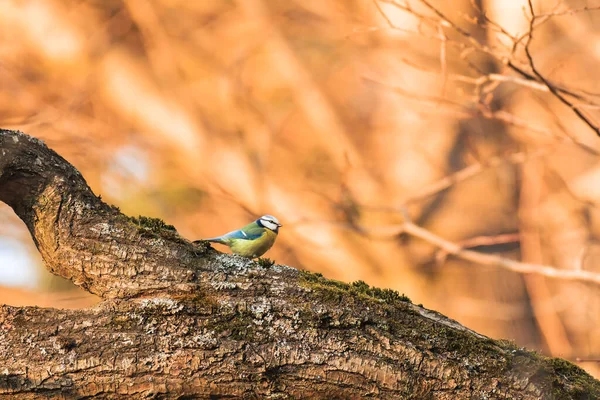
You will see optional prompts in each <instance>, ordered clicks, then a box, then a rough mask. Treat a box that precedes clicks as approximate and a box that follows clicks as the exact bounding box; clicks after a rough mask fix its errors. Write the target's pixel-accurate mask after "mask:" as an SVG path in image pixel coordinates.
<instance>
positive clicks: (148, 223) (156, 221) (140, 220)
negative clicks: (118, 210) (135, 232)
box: [129, 215, 177, 233]
mask: <svg viewBox="0 0 600 400" xmlns="http://www.w3.org/2000/svg"><path fill="white" fill-rule="evenodd" d="M129 219H130V220H131V222H133V223H134V224H136V225H137V226H138V227H139V228H142V229H149V230H150V231H152V232H156V233H160V232H161V231H163V230H166V231H172V232H177V229H175V227H174V226H173V225H169V224H166V223H165V221H163V220H162V219H160V218H152V217H144V216H143V215H140V216H138V217H137V218H136V217H130V218H129Z"/></svg>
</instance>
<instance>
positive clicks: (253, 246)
mask: <svg viewBox="0 0 600 400" xmlns="http://www.w3.org/2000/svg"><path fill="white" fill-rule="evenodd" d="M276 238H277V234H276V233H275V232H272V231H266V232H265V233H263V234H262V236H261V237H259V238H258V239H255V240H242V239H238V240H235V241H232V242H233V243H231V245H230V246H229V247H230V248H231V251H232V252H233V253H235V254H239V255H240V256H243V257H250V258H255V257H260V256H262V255H263V254H265V253H266V252H267V250H269V249H270V248H271V246H273V243H275V239H276Z"/></svg>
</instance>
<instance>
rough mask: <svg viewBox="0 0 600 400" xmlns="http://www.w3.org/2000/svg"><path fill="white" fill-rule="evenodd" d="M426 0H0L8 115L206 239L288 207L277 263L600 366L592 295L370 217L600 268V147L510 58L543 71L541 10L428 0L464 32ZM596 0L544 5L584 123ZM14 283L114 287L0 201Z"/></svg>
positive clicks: (30, 297)
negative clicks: (57, 265)
mask: <svg viewBox="0 0 600 400" xmlns="http://www.w3.org/2000/svg"><path fill="white" fill-rule="evenodd" d="M405 4H409V6H408V7H407V6H405ZM427 4H428V3H425V2H423V1H422V0H414V1H412V2H410V3H404V2H400V1H398V2H395V3H394V1H387V0H386V1H377V0H375V1H372V0H369V1H367V0H362V1H359V0H356V1H354V0H327V1H323V0H304V1H291V0H290V1H285V2H282V1H276V0H240V1H231V0H202V1H183V0H178V1H177V0H170V1H168V0H154V1H146V0H103V1H98V0H96V1H81V0H78V1H75V0H70V1H65V0H56V1H52V0H22V1H16V0H15V1H2V2H0V39H1V40H0V87H1V89H2V90H0V126H1V127H3V128H10V129H19V130H22V131H23V132H25V133H28V134H30V135H33V136H36V137H38V138H41V139H43V140H44V141H45V142H46V144H48V145H49V146H50V147H51V148H53V149H54V150H56V151H57V152H58V153H59V154H61V155H62V156H64V157H65V158H66V159H67V160H69V161H70V162H71V163H72V164H74V165H75V166H76V167H77V168H78V169H79V170H80V171H81V172H82V174H83V175H84V176H85V178H86V179H87V181H88V183H89V184H90V186H91V187H92V189H93V190H94V192H95V193H96V194H99V195H102V198H103V199H104V200H105V201H107V202H109V203H112V204H115V205H117V206H119V207H120V208H121V210H122V211H123V212H124V213H126V214H129V215H133V216H137V215H147V216H153V217H160V218H162V219H164V220H165V221H166V222H167V223H169V224H173V225H175V226H176V228H177V229H178V231H179V232H180V234H181V235H182V236H184V237H186V238H188V239H190V240H194V239H198V238H202V237H208V236H215V235H218V234H222V233H225V232H227V231H230V230H233V229H236V228H238V227H241V226H243V225H245V224H246V223H248V222H249V221H251V220H253V219H255V218H256V217H258V216H260V215H261V214H265V213H269V214H274V215H276V216H277V217H278V218H279V219H280V220H281V222H282V223H283V224H284V227H283V228H282V230H281V233H280V235H279V239H278V241H277V243H276V245H275V246H274V248H273V249H272V250H271V251H270V252H269V253H268V254H267V257H269V258H272V259H274V260H276V261H277V262H278V263H283V264H288V265H291V266H293V267H296V268H303V269H308V270H311V271H318V272H322V273H323V274H325V276H327V277H329V278H334V279H339V280H343V281H355V280H359V279H361V280H364V281H366V282H367V283H369V284H371V285H374V286H379V287H390V288H393V289H396V290H398V291H400V292H402V293H405V294H406V295H408V296H409V297H410V298H411V299H412V300H413V302H415V303H417V304H418V303H422V304H423V305H424V306H425V307H428V308H432V309H435V310H438V311H440V312H442V313H444V314H446V315H448V316H450V317H451V318H454V319H456V320H458V321H459V322H461V323H463V324H465V325H466V326H468V327H470V328H472V329H475V330H477V331H479V332H481V333H484V334H486V335H489V336H491V337H493V338H508V339H512V340H514V341H516V343H517V344H519V345H522V346H527V347H529V348H533V349H539V350H541V351H542V352H544V353H545V354H548V355H555V356H562V357H565V358H567V359H571V360H575V359H576V358H583V359H594V360H595V359H598V358H600V350H599V346H600V287H597V286H594V285H587V284H581V283H573V282H562V281H560V280H548V279H545V278H541V277H539V276H523V275H519V274H516V273H511V272H507V271H503V270H499V269H495V268H493V267H489V266H481V265H476V264H472V263H467V262H463V261H459V260H456V259H455V258H453V257H443V255H440V253H439V252H438V251H437V249H436V248H435V247H433V246H432V245H430V244H428V243H425V242H423V241H419V240H415V239H411V238H407V237H404V236H398V235H395V234H393V233H391V234H389V235H379V236H377V237H372V236H369V235H365V234H363V233H362V232H361V231H360V229H358V228H357V227H360V228H361V229H362V228H364V229H365V230H366V232H370V231H371V230H372V231H377V232H382V231H390V232H393V229H388V228H390V227H391V228H393V227H395V226H397V225H398V224H399V223H401V222H402V221H403V217H402V214H401V212H400V211H399V210H400V209H401V208H402V207H407V209H408V211H409V213H410V215H411V218H412V219H413V220H414V221H415V222H417V223H418V224H419V225H420V226H423V227H424V228H426V229H428V230H430V231H432V232H434V233H436V234H438V235H440V236H442V237H444V238H446V239H449V240H452V241H455V242H456V243H458V244H464V245H465V246H472V247H474V249H475V250H477V251H481V252H485V253H493V254H498V255H501V256H504V257H507V258H513V259H519V260H523V261H527V262H531V263H537V264H548V265H552V266H554V267H555V268H563V269H569V268H584V269H587V270H591V271H598V273H600V267H599V266H598V262H599V261H600V243H599V242H598V239H597V238H598V234H600V213H599V212H598V210H599V209H598V207H597V202H598V201H599V200H600V157H599V154H600V140H598V137H597V136H596V135H595V132H593V131H592V130H591V129H589V127H587V126H586V125H585V124H584V123H583V122H582V121H581V120H580V119H578V118H577V116H575V114H574V113H573V111H572V110H571V109H570V108H569V107H567V106H565V105H564V104H561V103H560V101H558V100H557V99H556V98H555V97H554V96H553V95H552V94H551V93H549V91H548V90H547V88H546V87H545V86H544V85H543V84H542V83H540V82H539V80H538V82H536V83H532V81H531V80H527V79H525V78H523V76H520V75H519V74H518V73H516V72H515V71H514V69H511V68H510V67H509V66H508V65H507V60H509V61H511V62H512V63H514V65H517V66H519V67H521V68H523V69H524V70H526V71H530V68H529V67H530V66H529V64H528V60H527V57H526V55H525V53H524V47H523V46H524V44H525V43H526V42H527V40H528V39H529V38H528V37H527V35H526V33H527V31H528V29H529V21H528V11H527V7H526V5H527V3H526V2H523V1H520V0H519V1H503V0H488V1H483V2H481V1H480V2H478V1H474V2H473V1H469V0H462V1H456V2H441V1H438V2H436V3H432V4H433V6H434V7H436V8H437V10H438V11H440V12H441V13H442V15H444V16H446V17H447V18H448V19H449V20H450V21H451V22H452V23H453V24H456V26H458V27H460V29H461V30H462V32H463V33H461V32H460V31H457V29H455V28H453V27H452V24H449V23H448V21H444V20H443V18H442V17H441V16H440V14H437V13H436V12H434V11H433V10H432V9H431V8H429V7H428V6H427ZM599 5H600V2H598V4H596V5H595V4H594V2H590V1H587V2H583V1H569V2H559V3H555V2H552V4H550V2H536V3H534V10H535V11H536V13H538V15H539V17H538V18H540V19H538V20H537V21H538V22H540V23H539V25H536V26H535V29H534V33H533V35H532V39H531V44H530V50H531V53H532V55H533V58H534V60H535V65H536V67H537V69H538V70H539V71H541V72H542V73H543V74H544V76H545V77H546V78H548V79H549V80H550V81H551V82H553V83H556V84H557V85H560V87H562V88H567V89H568V90H570V91H571V93H572V96H571V97H569V98H570V99H571V100H572V101H573V102H574V103H575V104H576V107H579V109H581V110H583V111H584V112H585V113H586V115H588V116H589V117H590V118H591V119H592V120H595V118H596V117H597V116H598V112H597V111H598V107H599V106H598V104H600V99H598V94H597V93H600V79H599V78H600V69H599V68H598V63H599V61H600V12H599V11H597V10H596V8H597V6H599ZM585 7H587V8H585ZM523 34H525V36H522V35H523ZM515 43H516V45H514V44H515ZM513 45H514V46H513ZM517 153H519V154H520V155H519V156H518V157H515V156H512V158H510V157H509V156H511V155H514V154H517ZM479 167H481V170H480V171H477V172H476V173H474V174H472V176H469V177H468V178H466V179H464V178H460V177H459V178H458V179H456V181H454V182H450V185H449V187H448V188H447V189H444V190H431V191H429V189H430V188H431V187H432V186H431V185H432V184H434V183H435V182H437V181H439V180H440V179H443V178H444V177H446V176H449V175H450V174H452V173H454V172H456V171H461V170H463V169H464V168H479ZM482 237H483V238H482ZM220 250H223V249H222V248H220ZM0 285H5V286H2V287H1V288H0V303H7V304H14V305H24V304H35V305H40V306H52V307H73V308H76V307H86V306H89V305H91V304H94V303H95V302H97V301H98V299H96V298H94V297H93V296H91V295H86V294H85V293H84V292H83V291H80V290H79V289H76V288H75V289H74V288H73V287H72V286H71V285H70V284H69V283H67V282H64V281H63V280H61V279H59V278H56V277H52V276H51V275H50V274H49V273H48V272H46V271H45V269H44V267H43V265H42V262H41V259H40V257H39V255H38V254H37V251H36V249H35V247H34V245H33V243H32V240H31V238H30V237H29V233H28V232H27V230H26V228H25V226H24V224H23V223H22V222H21V221H20V220H19V219H18V218H17V217H16V216H15V215H14V213H13V212H12V210H11V209H10V208H8V207H7V206H6V205H0ZM580 365H581V366H582V367H584V368H586V369H587V370H588V371H590V372H591V373H593V374H594V375H595V376H600V368H598V365H597V363H596V362H581V363H580Z"/></svg>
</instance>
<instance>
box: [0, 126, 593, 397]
mask: <svg viewBox="0 0 600 400" xmlns="http://www.w3.org/2000/svg"><path fill="white" fill-rule="evenodd" d="M0 154H2V158H0V200H2V201H5V202H6V203H8V204H9V205H10V206H11V207H12V208H13V209H14V210H15V212H16V213H17V215H18V216H19V217H21V218H22V219H23V220H24V221H25V223H26V224H27V226H28V228H29V230H30V232H31V235H32V237H33V239H34V241H35V242H36V244H37V246H38V248H39V249H40V252H41V253H42V255H43V257H44V261H45V263H46V265H47V267H48V268H49V269H51V270H52V271H54V272H55V273H58V274H60V275H62V276H65V277H68V278H71V279H72V280H73V281H74V282H75V283H76V284H79V285H80V286H82V287H84V288H85V289H87V290H90V291H93V292H94V293H98V294H100V295H102V296H104V297H105V298H106V299H105V300H104V302H103V303H101V304H100V305H98V306H96V307H94V308H92V309H85V310H56V309H43V308H38V307H22V308H18V307H10V306H0V343H1V344H2V345H1V346H0V399H5V398H6V399H8V398H10V399H15V398H16V399H31V398H37V397H59V398H88V397H95V398H111V399H114V398H141V397H159V398H182V397H186V398H208V397H212V398H218V397H230V398H231V397H235V398H323V399H326V398H327V399H330V398H365V397H372V398H378V399H397V398H431V399H470V398H497V397H500V396H502V397H503V398H507V399H539V398H549V396H555V397H557V398H573V397H576V396H577V395H579V394H582V393H585V394H589V395H590V396H592V397H593V396H596V397H597V396H600V382H598V381H595V380H594V379H593V378H591V377H590V376H589V375H588V374H586V373H585V372H584V371H583V370H581V369H580V368H578V367H576V366H574V365H572V364H570V363H568V362H566V361H564V360H561V359H548V358H545V357H542V356H539V355H538V354H536V353H531V352H528V351H525V350H524V349H519V348H517V347H516V346H514V345H512V344H510V343H508V342H504V341H495V340H492V339H489V338H487V337H485V336H483V335H480V334H478V333H476V332H473V331H471V330H469V329H467V328H465V327H464V326H462V325H460V324H459V323H457V322H456V321H453V320H451V319H449V318H447V317H444V316H443V315H440V314H438V313H436V312H434V311H431V310H427V309H425V308H423V307H421V306H416V305H414V304H412V303H410V301H409V300H408V299H407V298H406V297H404V296H402V295H400V294H398V293H397V292H394V291H391V290H382V289H378V288H371V287H369V286H368V285H366V284H365V283H364V282H361V281H359V282H355V283H353V284H346V283H342V282H338V281H332V280H328V279H325V278H323V277H322V276H321V275H319V274H312V273H308V272H300V271H297V270H295V269H293V268H290V267H286V266H281V265H273V264H272V263H271V262H269V261H268V260H260V261H252V260H248V259H243V258H240V257H237V256H229V255H224V254H220V253H217V252H216V251H214V250H211V249H210V248H204V247H202V248H199V249H194V247H193V246H192V245H191V244H190V243H189V242H188V241H187V240H185V239H183V238H181V237H179V236H178V235H177V233H176V232H175V231H174V230H173V229H171V228H170V227H169V226H167V225H165V224H164V223H162V221H158V220H153V219H145V218H139V219H132V218H128V217H126V216H124V215H123V214H121V213H120V212H119V211H118V210H117V209H115V208H114V207H110V206H108V205H106V204H104V203H103V202H102V201H101V200H100V199H99V198H98V197H96V196H95V195H94V194H93V193H92V191H91V190H90V188H89V187H88V186H87V184H86V183H85V180H84V179H83V178H82V177H81V175H80V174H79V173H78V172H77V171H76V170H75V169H74V168H73V167H72V166H71V165H70V164H68V163H67V162H66V161H65V160H64V159H63V158H61V157H60V156H58V155H57V154H56V153H54V152H53V151H52V150H49V149H48V148H47V147H46V146H45V145H43V144H42V143H41V142H40V141H38V140H35V139H32V138H30V137H28V136H26V135H24V134H22V133H19V132H14V131H6V130H0ZM407 231H410V232H412V233H413V234H415V235H418V234H419V232H420V231H418V230H417V228H416V227H412V228H410V227H409V228H408V229H407ZM421 233H422V232H421Z"/></svg>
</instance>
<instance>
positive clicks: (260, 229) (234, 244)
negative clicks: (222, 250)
mask: <svg viewBox="0 0 600 400" xmlns="http://www.w3.org/2000/svg"><path fill="white" fill-rule="evenodd" d="M281 226H282V225H281V224H280V223H279V220H278V219H277V218H275V217H274V216H272V215H263V216H262V217H260V218H259V219H257V220H256V221H254V222H252V223H250V224H248V225H246V226H245V227H243V228H242V229H239V230H237V231H233V232H229V233H226V234H224V235H223V236H218V237H214V238H209V239H203V240H205V241H207V242H212V243H219V244H224V245H225V246H228V247H229V248H230V249H231V251H232V252H233V253H234V254H239V255H240V256H243V257H248V258H256V257H260V256H262V255H263V254H265V253H266V252H267V250H269V249H270V248H271V246H273V243H275V239H277V234H278V233H279V228H280V227H281ZM199 242H201V240H196V241H194V243H199Z"/></svg>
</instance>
